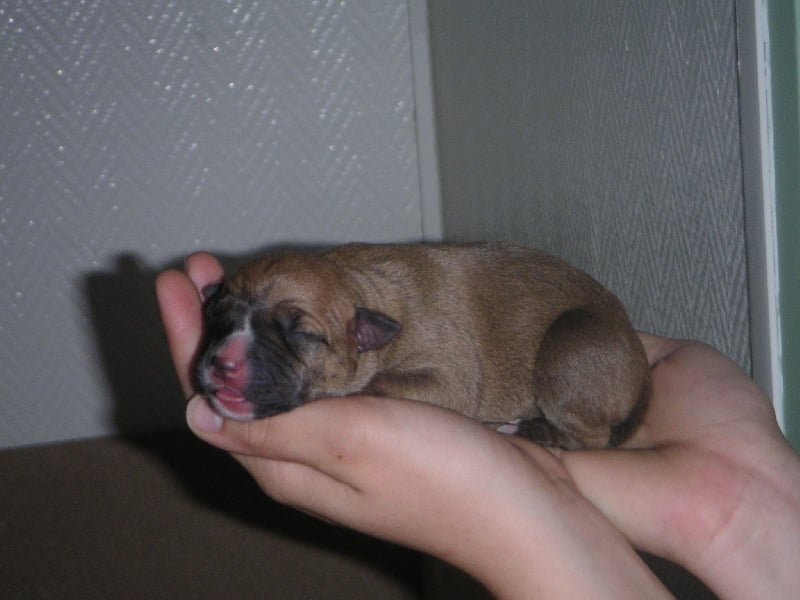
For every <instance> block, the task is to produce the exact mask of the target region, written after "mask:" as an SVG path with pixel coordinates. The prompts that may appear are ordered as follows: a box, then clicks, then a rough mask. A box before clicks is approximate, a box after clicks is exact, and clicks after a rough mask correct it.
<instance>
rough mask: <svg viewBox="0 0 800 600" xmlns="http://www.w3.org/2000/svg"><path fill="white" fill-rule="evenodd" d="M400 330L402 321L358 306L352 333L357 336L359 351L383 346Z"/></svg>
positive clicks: (356, 341) (367, 350)
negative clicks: (399, 321)
mask: <svg viewBox="0 0 800 600" xmlns="http://www.w3.org/2000/svg"><path fill="white" fill-rule="evenodd" d="M399 331H400V323H398V322H397V321H395V320H394V319H392V318H391V317H387V316H386V315H384V314H382V313H379V312H376V311H374V310H369V309H367V308H356V316H355V317H353V321H352V325H351V333H352V335H353V337H354V338H355V343H356V347H357V348H358V351H359V353H361V352H369V351H370V350H377V349H378V348H382V347H383V346H385V345H386V344H388V343H389V342H390V341H391V340H392V338H394V336H396V335H397V333H398V332H399Z"/></svg>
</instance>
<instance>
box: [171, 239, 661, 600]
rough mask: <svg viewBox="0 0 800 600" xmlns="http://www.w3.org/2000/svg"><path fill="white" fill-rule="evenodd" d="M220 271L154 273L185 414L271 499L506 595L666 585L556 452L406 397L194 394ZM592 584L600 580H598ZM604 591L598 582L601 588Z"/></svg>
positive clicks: (645, 593)
mask: <svg viewBox="0 0 800 600" xmlns="http://www.w3.org/2000/svg"><path fill="white" fill-rule="evenodd" d="M221 277H222V269H221V268H220V266H219V263H218V262H217V261H216V260H215V259H214V258H213V257H211V256H210V255H208V254H202V253H201V254H196V255H193V256H191V257H190V258H189V259H187V262H186V272H185V273H183V272H179V271H167V272H164V273H162V274H161V275H160V276H159V279H158V282H157V292H158V297H159V304H160V306H161V310H162V318H163V321H164V325H165V328H166V331H167V336H168V339H169V342H170V348H171V351H172V356H173V360H174V362H175V365H176V369H177V371H178V376H179V379H180V381H181V385H182V387H183V390H184V392H185V394H186V396H187V398H190V402H189V405H188V408H187V419H188V422H189V425H190V427H191V428H192V429H193V431H194V432H195V433H196V434H197V435H198V436H199V437H201V438H202V439H204V440H205V441H207V442H209V443H211V444H213V445H215V446H217V447H219V448H222V449H224V450H227V451H228V452H231V453H232V454H233V456H234V457H236V459H237V460H238V461H239V462H240V463H241V464H242V465H243V466H244V467H245V468H246V469H247V470H248V471H249V472H250V474H251V475H252V476H253V477H254V478H255V480H256V481H257V482H258V484H259V485H260V486H261V488H262V489H263V490H264V491H265V492H266V493H267V494H268V495H270V496H271V497H273V498H275V499H276V500H278V501H281V502H284V503H286V504H289V505H292V506H294V507H296V508H298V509H300V510H303V511H306V512H308V513H311V514H314V515H316V516H319V517H321V518H323V519H326V520H329V521H333V522H336V523H339V524H342V525H345V526H348V527H352V528H355V529H358V530H360V531H362V532H365V533H368V534H371V535H376V536H379V537H382V538H384V539H387V540H390V541H393V542H397V543H401V544H404V545H406V546H409V547H412V548H415V549H418V550H422V551H425V552H428V553H431V554H433V555H435V556H438V557H439V558H441V559H443V560H445V561H448V562H450V563H452V564H455V565H456V566H459V567H461V568H462V569H464V570H466V571H467V572H469V573H471V574H472V575H474V576H475V577H477V578H478V579H480V580H481V581H483V582H484V583H485V584H486V585H487V586H488V587H489V588H490V589H491V590H492V591H493V592H494V593H495V594H497V595H498V596H502V597H531V596H533V595H534V593H536V592H538V593H540V594H541V595H542V597H564V595H565V594H568V595H569V594H573V595H575V596H580V597H595V598H597V597H606V596H607V597H609V598H625V597H631V598H640V597H661V596H662V595H666V592H665V591H664V590H663V588H661V586H660V584H659V582H658V581H657V580H656V579H655V578H654V577H653V576H652V574H651V573H649V571H647V569H646V567H645V566H644V564H643V563H642V562H641V561H640V560H639V558H638V556H637V555H636V554H635V552H634V551H633V549H632V548H631V546H630V545H629V544H628V542H627V541H626V540H625V539H624V538H623V536H622V535H621V534H620V533H619V532H618V531H617V530H616V529H615V528H614V527H613V526H612V525H611V523H610V522H609V521H608V520H607V519H606V518H605V517H604V516H603V515H602V514H601V513H600V512H599V511H598V510H597V509H596V508H595V507H594V506H593V505H592V504H591V503H590V502H588V501H587V500H586V499H585V498H584V497H583V496H582V495H581V494H580V493H579V492H578V490H577V489H576V487H575V485H574V482H573V481H572V478H571V476H570V475H569V473H568V472H567V470H566V469H565V468H564V466H563V465H562V463H561V462H560V461H559V460H558V459H557V458H556V457H555V456H554V455H553V454H552V453H550V452H548V451H547V450H544V449H543V448H541V447H539V446H537V445H535V444H529V443H525V442H523V441H521V440H519V439H518V438H514V437H511V436H504V435H502V434H498V433H495V432H493V431H491V430H489V429H487V428H486V427H484V426H483V425H480V424H478V423H476V422H474V421H472V420H471V419H468V418H466V417H464V416H462V415H459V414H456V413H453V412H451V411H448V410H445V409H442V408H439V407H436V406H432V405H428V404H422V403H418V402H413V401H407V400H398V399H387V398H375V397H347V398H330V399H323V400H318V401H315V402H312V403H309V404H307V405H304V406H302V407H300V408H297V409H295V410H293V411H291V412H289V413H284V414H282V415H278V416H275V417H272V418H269V419H262V420H258V421H252V422H246V423H242V422H234V421H223V420H222V419H221V418H219V417H218V416H217V415H216V414H215V413H213V412H212V411H211V410H210V409H209V407H208V404H207V403H206V402H205V401H204V400H203V399H202V398H199V397H197V396H193V392H192V386H191V377H190V369H191V364H192V359H193V357H194V353H195V351H196V348H197V346H198V342H199V339H200V335H201V296H200V292H199V291H198V290H202V289H203V288H204V287H205V286H206V285H207V284H209V283H214V282H216V281H218V280H220V279H221ZM598 590H602V592H599V591H598ZM598 594H599V595H598Z"/></svg>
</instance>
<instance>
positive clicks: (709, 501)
mask: <svg viewBox="0 0 800 600" xmlns="http://www.w3.org/2000/svg"><path fill="white" fill-rule="evenodd" d="M642 340H643V342H644V345H645V348H646V350H647V353H648V356H649V358H650V362H651V364H653V365H654V366H653V369H652V376H653V394H652V397H651V401H650V406H649V408H648V411H647V414H646V415H645V418H644V422H643V424H642V426H641V428H640V429H639V430H638V431H637V432H636V434H635V435H634V437H633V438H632V439H631V440H630V441H629V442H628V443H627V444H626V445H625V448H624V449H620V450H601V451H590V450H582V451H574V452H565V453H563V454H562V455H561V458H562V461H563V464H564V465H565V466H566V467H567V469H568V471H569V472H570V474H571V475H572V476H573V478H574V480H575V482H576V483H577V486H578V488H579V489H580V491H581V492H582V493H583V494H584V495H585V496H586V497H587V498H589V499H590V500H591V501H592V502H593V503H594V504H595V505H596V506H597V507H598V508H600V510H602V512H603V513H604V514H605V515H606V516H607V517H608V518H609V519H610V520H611V521H612V522H613V523H614V524H615V525H616V526H617V527H618V528H619V529H620V530H621V531H622V532H623V533H624V534H625V535H626V537H627V538H628V539H629V540H630V541H631V542H632V543H633V544H634V546H636V547H637V548H639V549H642V550H645V551H648V552H650V553H652V554H655V555H658V556H662V557H665V558H668V559H670V560H672V561H674V562H677V563H679V564H682V565H683V566H684V567H686V568H687V569H688V570H690V571H692V572H693V573H695V575H697V576H698V577H699V578H701V579H702V580H703V581H704V582H705V583H706V584H707V585H708V586H709V587H711V588H712V589H713V590H714V592H715V593H716V594H718V595H719V596H720V597H723V598H789V597H792V598H794V597H796V594H797V590H800V571H798V569H797V564H798V562H799V561H800V461H799V460H798V456H797V454H796V453H795V452H794V450H793V449H792V448H791V447H790V446H789V444H788V443H787V442H786V440H785V439H784V437H783V436H782V435H781V432H780V430H779V429H778V426H777V423H776V421H775V416H774V413H773V410H772V406H771V403H770V402H769V400H768V399H767V398H766V397H765V395H764V394H763V393H762V392H761V391H760V390H759V389H758V388H757V387H756V386H755V384H754V383H753V382H752V381H751V380H750V379H749V378H748V377H747V376H746V375H745V374H744V373H743V372H742V371H741V369H739V368H738V367H737V366H736V365H735V364H734V363H733V362H732V361H730V360H729V359H728V358H726V357H725V356H723V355H722V354H720V353H719V352H717V351H715V350H713V349H712V348H710V347H708V346H705V345H702V344H699V343H693V342H681V341H677V340H668V339H664V338H658V337H654V336H648V335H642Z"/></svg>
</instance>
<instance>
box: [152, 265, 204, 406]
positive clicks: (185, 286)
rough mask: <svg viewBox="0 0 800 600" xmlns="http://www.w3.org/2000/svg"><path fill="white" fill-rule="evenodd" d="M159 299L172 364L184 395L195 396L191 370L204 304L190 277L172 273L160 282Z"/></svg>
mask: <svg viewBox="0 0 800 600" xmlns="http://www.w3.org/2000/svg"><path fill="white" fill-rule="evenodd" d="M156 296H157V298H158V305H159V309H160V311H161V320H162V322H163V323H164V329H165V330H166V334H167V341H168V343H169V349H170V353H171V355H172V362H173V364H174V365H175V370H176V371H177V374H178V379H179V380H180V384H181V388H182V389H183V392H184V395H185V396H186V397H188V396H189V395H190V394H191V389H192V385H191V376H190V369H191V364H192V360H193V358H194V353H195V350H196V349H197V345H198V343H199V341H200V335H201V327H202V326H201V319H202V315H201V304H200V297H199V296H198V294H197V288H196V287H195V284H194V283H193V282H192V281H191V280H190V279H189V277H187V276H186V274H184V273H182V272H180V271H177V270H169V271H164V272H163V273H160V274H159V276H158V278H157V279H156Z"/></svg>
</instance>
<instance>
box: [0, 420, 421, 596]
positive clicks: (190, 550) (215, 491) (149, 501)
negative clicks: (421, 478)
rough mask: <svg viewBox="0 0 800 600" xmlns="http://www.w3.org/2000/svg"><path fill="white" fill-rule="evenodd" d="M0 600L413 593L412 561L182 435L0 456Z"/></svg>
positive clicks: (415, 571) (414, 565)
mask: <svg viewBox="0 0 800 600" xmlns="http://www.w3.org/2000/svg"><path fill="white" fill-rule="evenodd" d="M0 540H2V543H0V597H2V598H171V599H174V598H387V599H391V598H412V597H417V596H418V595H419V594H418V589H417V588H418V578H419V573H420V569H419V557H418V556H417V555H416V554H414V553H412V552H409V551H406V550H403V549H400V548H398V547H396V546H392V545H389V544H385V543H382V542H379V541H376V540H372V539H370V538H367V537H364V536H360V535H357V534H355V533H352V532H349V531H346V530H343V529H339V528H336V527H332V526H328V525H325V524H323V523H320V522H318V521H316V520H314V519H311V518H309V517H306V516H304V515H302V514H300V513H298V512H296V511H294V510H291V509H288V508H285V507H283V506H280V505H278V504H276V503H274V502H272V501H270V500H269V499H268V498H267V497H266V496H264V494H262V493H261V492H260V490H259V489H258V488H257V487H256V485H255V484H254V483H253V482H252V480H251V479H250V478H249V476H248V475H247V474H246V473H245V472H244V470H243V469H241V467H239V465H238V464H236V463H235V462H234V461H233V460H232V459H230V458H229V457H228V456H226V455H224V454H223V453H221V452H219V451H217V450H215V449H213V448H210V447H208V446H205V445H204V444H202V443H201V442H199V441H197V440H196V439H194V438H193V437H192V436H191V435H190V434H188V433H184V432H181V433H171V434H163V435H162V434H160V435H151V436H144V437H136V438H108V439H99V440H91V441H81V442H73V443H67V444H58V445H53V446H40V447H31V448H22V449H15V450H9V451H4V452H2V453H0Z"/></svg>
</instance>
